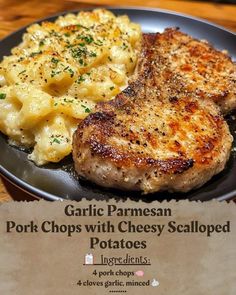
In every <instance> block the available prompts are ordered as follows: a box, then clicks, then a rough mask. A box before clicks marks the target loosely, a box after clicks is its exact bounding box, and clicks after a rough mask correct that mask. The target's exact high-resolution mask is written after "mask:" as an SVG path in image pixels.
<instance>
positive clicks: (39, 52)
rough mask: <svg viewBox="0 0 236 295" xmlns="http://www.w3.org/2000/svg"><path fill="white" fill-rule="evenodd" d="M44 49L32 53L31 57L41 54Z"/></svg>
mask: <svg viewBox="0 0 236 295" xmlns="http://www.w3.org/2000/svg"><path fill="white" fill-rule="evenodd" d="M41 53H42V50H40V51H36V52H32V53H30V55H29V56H30V57H34V56H35V55H38V54H41Z"/></svg>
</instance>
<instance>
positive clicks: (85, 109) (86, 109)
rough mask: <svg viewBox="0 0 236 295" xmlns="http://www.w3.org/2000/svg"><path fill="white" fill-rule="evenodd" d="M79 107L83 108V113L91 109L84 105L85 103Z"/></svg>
mask: <svg viewBox="0 0 236 295" xmlns="http://www.w3.org/2000/svg"><path fill="white" fill-rule="evenodd" d="M81 107H82V108H84V111H85V113H90V112H91V110H90V109H89V108H88V107H86V106H85V105H83V104H82V105H81Z"/></svg>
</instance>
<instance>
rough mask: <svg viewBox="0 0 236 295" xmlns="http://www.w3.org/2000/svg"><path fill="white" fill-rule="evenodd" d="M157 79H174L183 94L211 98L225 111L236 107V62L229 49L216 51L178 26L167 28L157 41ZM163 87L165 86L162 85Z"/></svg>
mask: <svg viewBox="0 0 236 295" xmlns="http://www.w3.org/2000/svg"><path fill="white" fill-rule="evenodd" d="M155 51H156V56H158V58H156V61H155V63H156V66H157V70H158V72H157V74H156V78H157V79H159V78H160V77H161V78H162V79H163V80H164V81H166V82H167V83H165V85H168V84H170V83H171V85H173V83H172V82H174V84H176V87H177V89H176V87H175V88H172V89H171V90H172V92H174V94H176V93H177V92H176V90H178V91H179V92H180V95H182V94H183V93H184V92H187V93H190V92H191V93H193V94H194V96H196V97H198V98H200V99H205V98H209V99H212V100H213V101H214V102H215V103H217V104H218V105H219V106H220V108H221V111H222V112H223V113H228V112H230V111H231V110H233V109H234V108H236V64H235V63H233V62H232V60H231V58H230V56H229V55H228V54H227V53H226V52H221V51H217V50H216V49H214V48H213V47H212V46H211V45H210V44H209V43H207V41H199V40H196V39H193V38H192V37H190V36H189V35H187V34H184V33H182V32H180V31H179V30H177V29H166V30H165V31H164V33H163V34H159V35H158V36H157V38H156V41H155ZM162 87H163V86H162Z"/></svg>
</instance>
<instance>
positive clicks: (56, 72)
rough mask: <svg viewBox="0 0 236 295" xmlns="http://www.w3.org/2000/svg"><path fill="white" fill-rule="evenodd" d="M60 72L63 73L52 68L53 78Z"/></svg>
mask: <svg viewBox="0 0 236 295" xmlns="http://www.w3.org/2000/svg"><path fill="white" fill-rule="evenodd" d="M60 73H61V71H54V70H52V72H51V77H52V78H53V77H54V76H56V75H58V74H60Z"/></svg>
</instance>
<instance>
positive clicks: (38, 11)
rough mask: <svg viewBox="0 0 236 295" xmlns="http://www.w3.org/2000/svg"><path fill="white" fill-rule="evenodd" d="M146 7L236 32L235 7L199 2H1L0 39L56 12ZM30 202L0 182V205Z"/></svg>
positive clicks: (135, 0) (6, 184)
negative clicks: (104, 7) (203, 21)
mask: <svg viewBox="0 0 236 295" xmlns="http://www.w3.org/2000/svg"><path fill="white" fill-rule="evenodd" d="M117 3H119V5H123V6H144V5H145V6H147V7H156V8H162V9H168V10H174V11H177V12H182V13H186V14H191V15H194V16H197V17H201V18H205V19H207V20H209V21H211V22H215V23H217V24H219V25H221V26H224V27H225V28H228V29H230V30H232V31H235V32H236V5H227V4H218V3H217V4H216V3H210V2H207V3H206V2H205V1H204V2H200V1H168V0H162V1H157V0H146V1H145V2H143V1H141V0H119V2H117V1H115V0H100V1H96V0H84V1H83V0H82V1H76V0H64V1H58V0H50V1H49V0H24V1H19V0H0V39H1V38H3V37H4V36H6V35H8V34H10V33H11V32H13V31H15V30H17V29H18V28H20V27H22V26H24V25H27V24H29V23H31V22H33V21H35V20H37V19H40V18H44V17H46V16H48V15H52V14H55V13H57V12H61V11H65V10H73V9H83V8H88V7H99V6H105V5H114V6H117ZM12 199H15V200H31V199H32V198H30V197H29V196H28V195H27V194H26V193H24V192H22V191H19V190H18V189H16V188H15V187H14V186H13V185H12V184H10V183H9V182H8V181H7V180H5V179H2V181H1V179H0V202H6V201H10V200H12Z"/></svg>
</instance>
